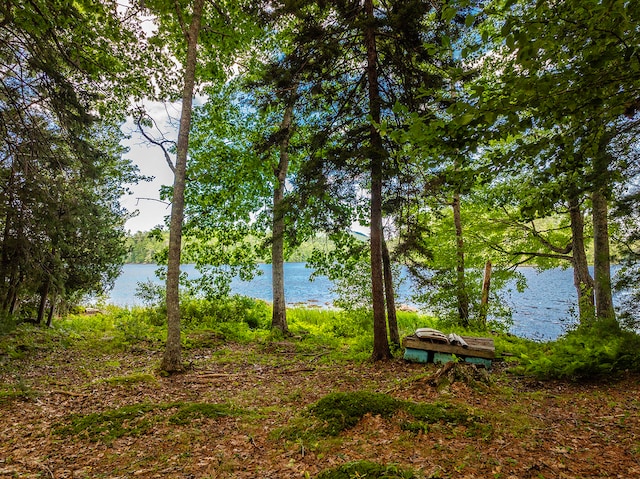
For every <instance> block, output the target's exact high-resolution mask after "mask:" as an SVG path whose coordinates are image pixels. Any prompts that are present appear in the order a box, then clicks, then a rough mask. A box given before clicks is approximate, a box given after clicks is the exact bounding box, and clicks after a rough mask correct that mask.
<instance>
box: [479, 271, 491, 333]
mask: <svg viewBox="0 0 640 479" xmlns="http://www.w3.org/2000/svg"><path fill="white" fill-rule="evenodd" d="M490 289H491V261H487V262H486V263H485V264H484V276H483V277H482V296H481V298H480V323H481V324H482V326H483V327H485V328H486V327H487V313H488V312H489V291H490Z"/></svg>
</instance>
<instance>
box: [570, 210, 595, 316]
mask: <svg viewBox="0 0 640 479" xmlns="http://www.w3.org/2000/svg"><path fill="white" fill-rule="evenodd" d="M569 218H570V220H571V252H572V259H571V263H572V265H573V284H574V285H575V288H576V292H577V293H578V313H579V315H580V320H581V321H582V320H587V319H589V318H593V316H594V312H595V309H594V306H595V301H594V299H593V278H592V277H591V273H589V262H588V261H587V253H586V250H585V247H584V219H583V217H582V211H581V209H580V203H579V202H578V199H577V198H572V199H570V200H569Z"/></svg>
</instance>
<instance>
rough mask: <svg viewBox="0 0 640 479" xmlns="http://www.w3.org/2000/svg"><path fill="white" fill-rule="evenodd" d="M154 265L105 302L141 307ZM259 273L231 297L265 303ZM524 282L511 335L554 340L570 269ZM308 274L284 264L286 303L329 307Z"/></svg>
mask: <svg viewBox="0 0 640 479" xmlns="http://www.w3.org/2000/svg"><path fill="white" fill-rule="evenodd" d="M156 268H157V267H156V266H155V265H149V264H127V265H125V266H124V268H123V272H122V275H121V276H120V277H119V278H118V279H117V280H116V283H115V285H114V288H113V290H112V291H111V294H110V300H109V302H110V303H112V304H116V305H119V306H134V305H142V302H141V301H140V300H139V299H138V298H136V297H135V291H136V285H137V283H139V282H144V281H147V280H151V281H154V282H159V281H158V279H157V278H156V277H155V274H154V272H155V270H156ZM260 269H261V270H262V272H263V274H262V275H260V276H257V277H256V278H255V279H253V280H252V281H248V282H246V281H240V280H234V282H233V283H232V291H233V292H234V293H237V294H241V295H245V296H250V297H253V298H258V299H264V300H266V301H271V299H272V293H271V265H260ZM183 271H186V272H187V273H189V276H190V277H194V275H197V272H196V270H195V268H194V267H193V265H184V266H183ZM518 271H519V272H520V273H522V274H523V275H524V276H525V278H526V279H527V284H528V288H527V289H526V291H524V292H523V293H519V292H517V291H516V290H515V288H513V289H512V291H510V292H509V293H508V294H507V301H508V302H509V305H510V306H511V308H512V310H513V320H514V326H513V328H512V329H511V332H512V333H513V334H516V335H518V336H523V337H528V338H533V339H554V338H556V337H558V336H559V335H560V334H562V333H563V332H564V331H565V328H566V327H567V326H568V325H571V324H574V323H575V313H573V312H572V310H573V309H575V307H576V305H575V301H576V299H575V296H576V293H575V289H574V286H573V270H571V269H566V270H563V269H560V268H556V269H551V270H547V271H542V272H539V271H536V270H535V269H534V268H526V267H523V268H519V269H518ZM311 272H312V270H311V269H309V268H307V267H306V265H305V263H287V264H286V265H285V295H286V298H287V302H288V303H289V304H295V303H307V304H317V305H318V306H330V305H331V304H332V302H333V299H334V295H333V294H332V292H331V282H330V281H329V280H328V279H327V278H326V277H318V278H316V279H315V280H314V281H310V280H309V276H310V274H311ZM410 294H411V291H410V286H404V287H403V288H402V289H401V290H400V291H399V300H398V304H402V303H410V300H409V297H410Z"/></svg>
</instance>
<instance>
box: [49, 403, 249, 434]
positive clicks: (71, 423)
mask: <svg viewBox="0 0 640 479" xmlns="http://www.w3.org/2000/svg"><path fill="white" fill-rule="evenodd" d="M164 411H170V413H169V414H163V412H164ZM237 412H238V411H235V410H233V409H231V408H230V407H229V406H226V405H219V404H209V403H183V402H176V403H162V404H153V403H140V404H133V405H130V406H123V407H121V408H118V409H110V410H106V411H103V412H100V413H92V414H87V415H80V414H73V415H70V416H68V417H67V418H65V420H64V421H63V422H61V423H59V424H57V425H55V426H54V429H53V432H54V433H55V434H57V435H59V436H62V437H65V436H71V435H72V436H85V437H87V439H89V440H91V441H95V442H104V443H107V444H109V443H111V442H113V441H114V440H115V439H117V438H120V437H124V436H140V435H144V434H147V433H148V432H149V431H150V430H151V429H152V428H153V426H154V425H156V424H159V423H167V424H173V425H187V424H189V423H190V422H191V421H192V420H193V419H198V418H214V419H215V418H219V417H222V416H229V415H233V414H237Z"/></svg>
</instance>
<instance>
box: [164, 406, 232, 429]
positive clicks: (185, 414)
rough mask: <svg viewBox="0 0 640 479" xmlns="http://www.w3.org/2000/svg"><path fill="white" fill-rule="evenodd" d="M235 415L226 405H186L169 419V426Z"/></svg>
mask: <svg viewBox="0 0 640 479" xmlns="http://www.w3.org/2000/svg"><path fill="white" fill-rule="evenodd" d="M235 413H236V411H234V410H233V409H232V408H231V407H230V406H228V405H226V404H210V403H187V404H183V405H181V406H180V407H179V408H178V411H176V412H175V413H174V414H172V415H171V416H170V417H169V423H170V424H181V425H184V424H189V423H190V422H191V421H192V420H194V419H200V418H218V417H223V416H232V415H234V414H235Z"/></svg>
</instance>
